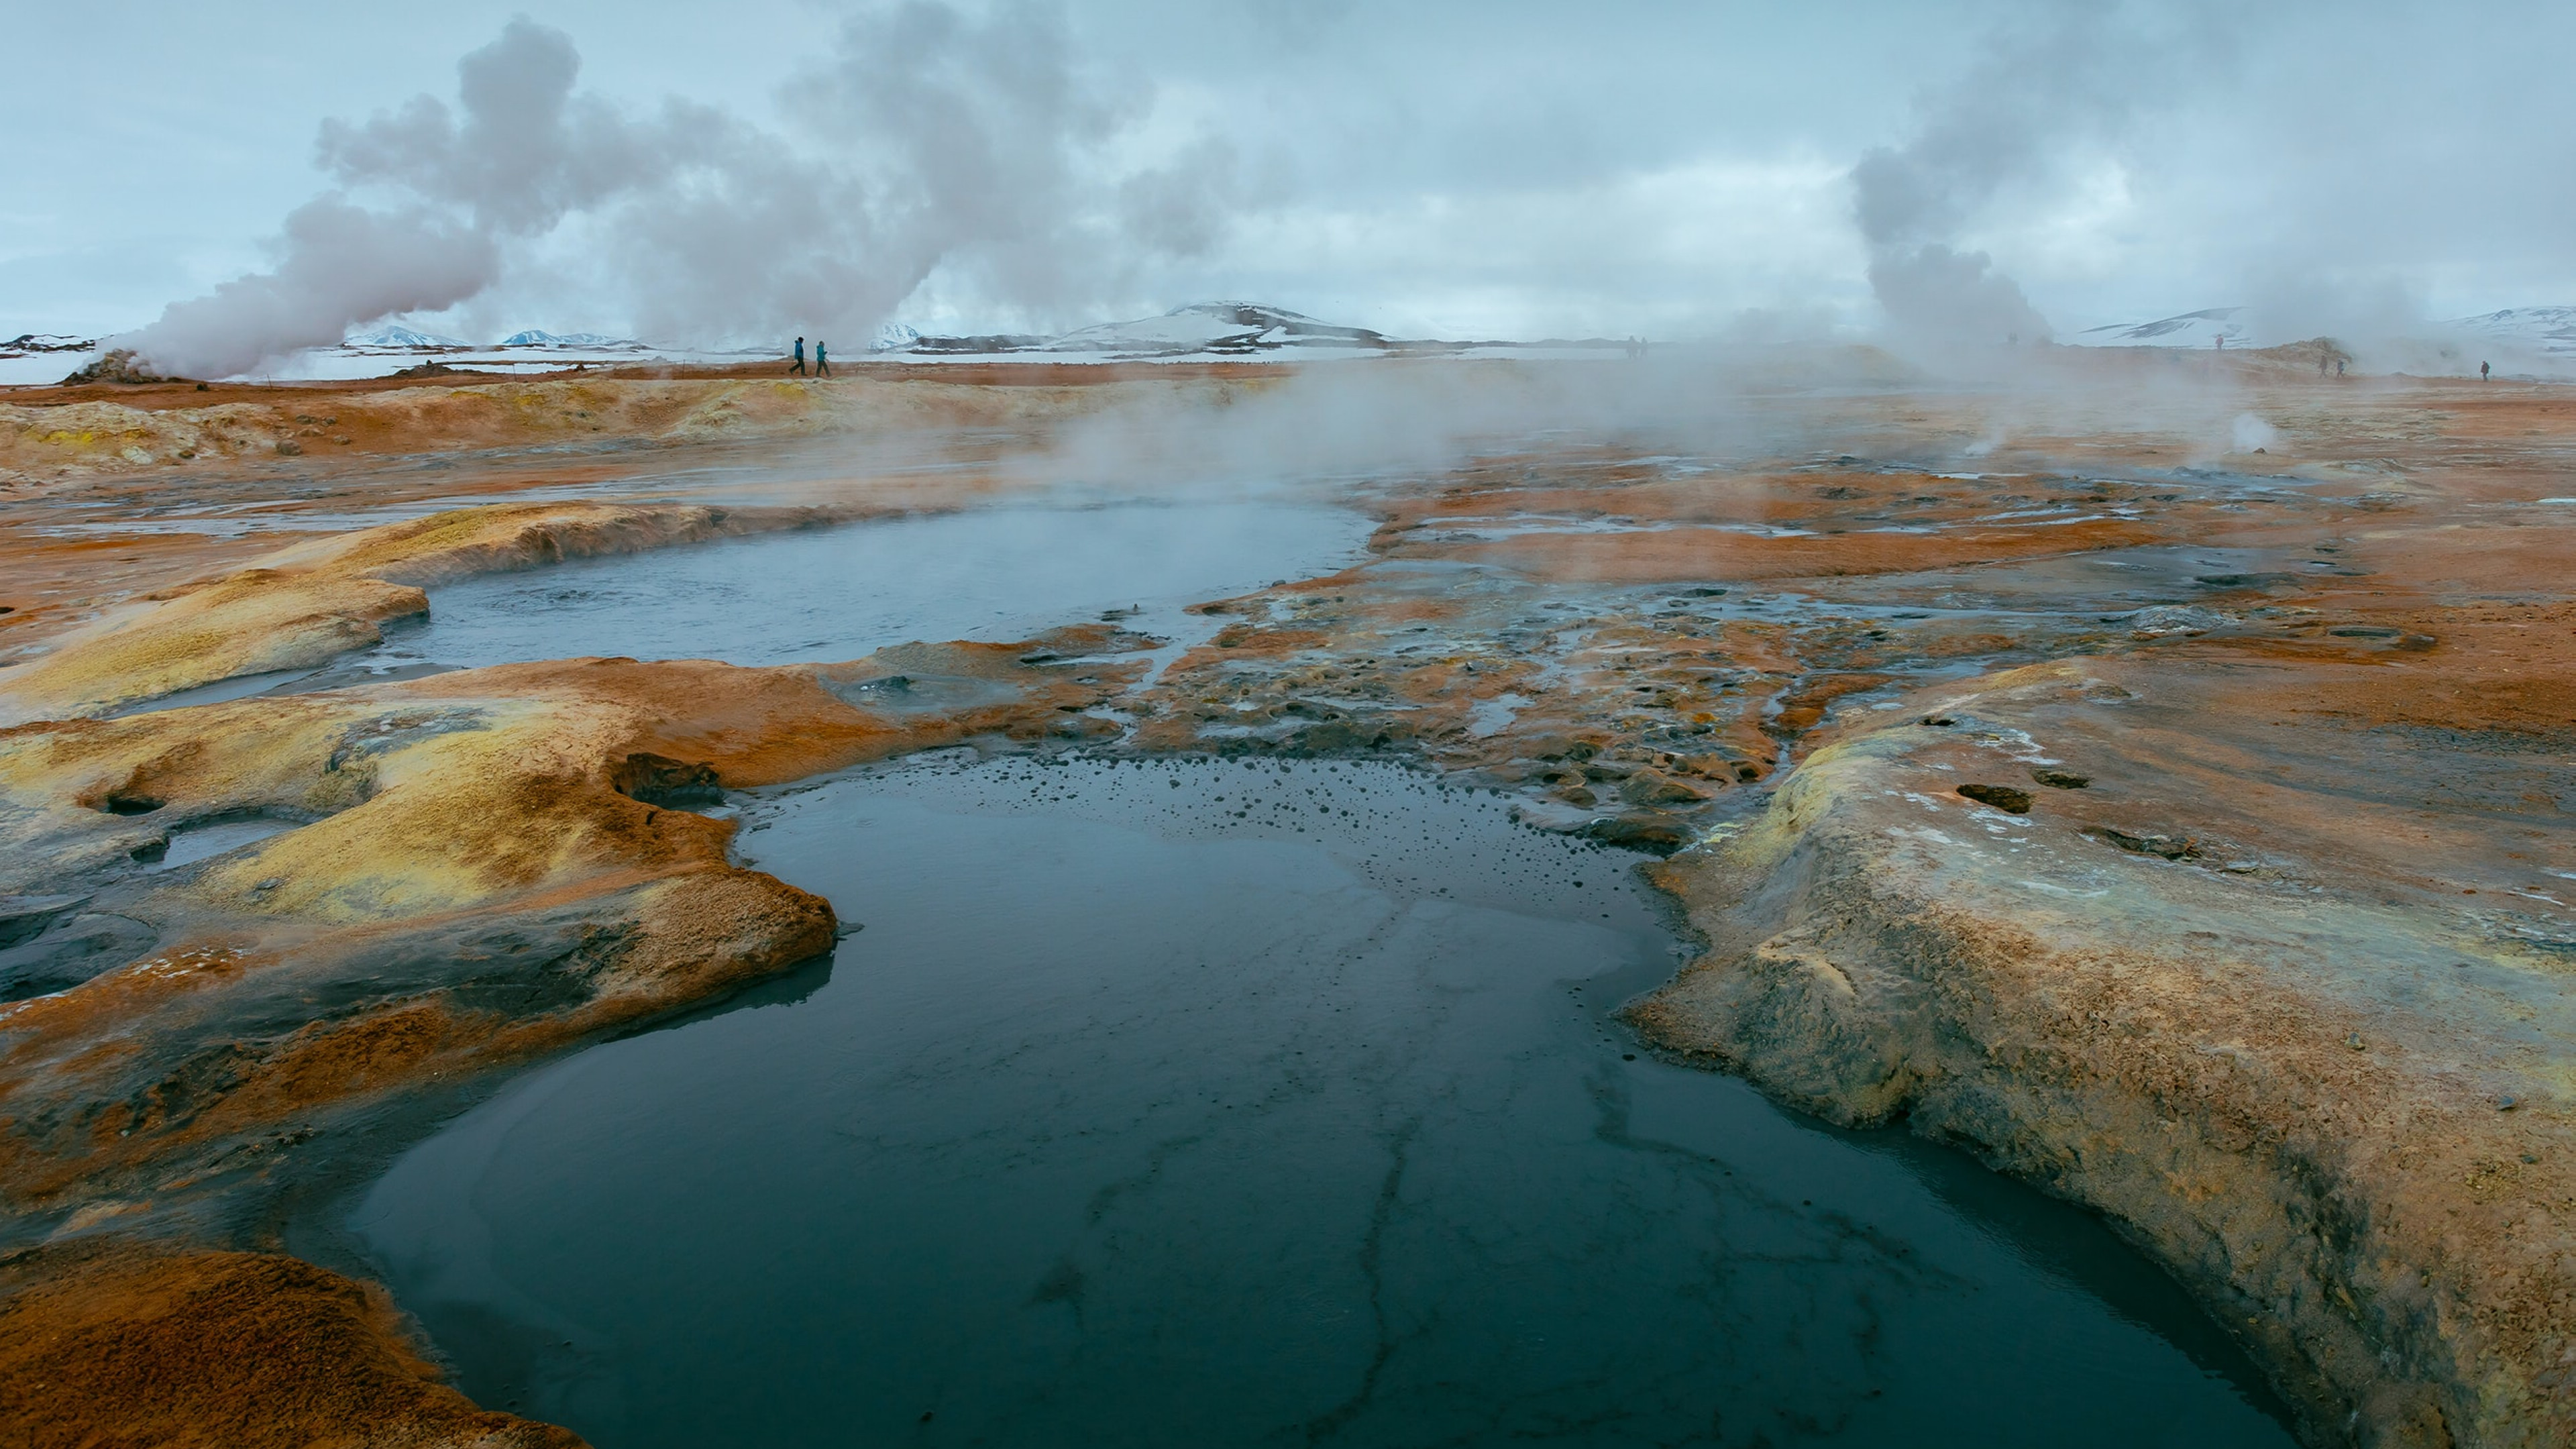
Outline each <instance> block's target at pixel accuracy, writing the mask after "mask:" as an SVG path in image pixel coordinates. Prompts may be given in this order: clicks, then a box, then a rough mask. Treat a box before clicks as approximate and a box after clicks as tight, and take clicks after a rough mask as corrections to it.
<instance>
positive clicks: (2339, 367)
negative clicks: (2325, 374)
mask: <svg viewBox="0 0 2576 1449" xmlns="http://www.w3.org/2000/svg"><path fill="white" fill-rule="evenodd" d="M2335 376H2337V377H2341V376H2343V359H2342V358H2340V357H2338V358H2336V359H2335Z"/></svg>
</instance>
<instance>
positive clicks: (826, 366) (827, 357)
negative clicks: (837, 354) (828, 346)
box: [814, 337, 832, 377]
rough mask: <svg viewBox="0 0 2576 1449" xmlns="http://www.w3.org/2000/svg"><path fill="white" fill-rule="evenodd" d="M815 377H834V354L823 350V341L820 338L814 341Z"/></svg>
mask: <svg viewBox="0 0 2576 1449" xmlns="http://www.w3.org/2000/svg"><path fill="white" fill-rule="evenodd" d="M814 375H815V376H816V377H830V376H831V375H832V354H830V353H829V352H826V351H824V350H823V339H822V338H820V337H817V338H815V339H814Z"/></svg>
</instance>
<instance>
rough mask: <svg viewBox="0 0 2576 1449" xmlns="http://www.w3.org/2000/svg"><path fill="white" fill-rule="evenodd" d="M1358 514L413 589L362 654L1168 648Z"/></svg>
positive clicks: (749, 555) (494, 577)
mask: <svg viewBox="0 0 2576 1449" xmlns="http://www.w3.org/2000/svg"><path fill="white" fill-rule="evenodd" d="M1370 527H1371V525H1370V522H1369V520H1368V519H1367V518H1365V517H1363V516H1362V515H1360V514H1357V513H1353V512H1350V511H1348V510H1346V509H1339V508H1327V507H1316V506H1309V505H1302V504H1295V503H1264V502H1255V501H1244V500H1217V501H1195V502H1127V503H1118V504H1109V505H1101V506H1093V507H1069V506H1062V505H1050V504H1047V503H1044V502H1023V503H1015V504H1007V505H1000V506H994V507H987V508H977V509H971V510H968V511H966V512H962V513H949V514H935V515H927V516H917V517H905V518H891V519H882V520H877V521H873V522H867V523H852V524H843V525H839V526H836V527H831V528H812V529H802V530H798V531H795V532H790V533H771V534H758V535H754V536H751V537H746V538H738V539H727V540H724V541H722V542H717V543H708V544H698V545H693V546H690V547H685V548H668V549H658V550H655V551H653V552H651V553H643V554H624V555H617V556H612V557H607V558H593V559H578V560H574V561H572V562H569V563H563V564H557V565H552V566H549V567H547V568H543V569H538V570H535V571H532V572H527V573H510V574H488V575H484V576H481V577H478V578H469V579H463V580H459V581H457V582H455V583H451V584H443V585H440V586H439V587H437V588H434V589H432V590H430V595H429V600H430V616H429V620H428V622H427V623H426V624H425V625H422V626H419V627H415V628H408V629H403V630H400V631H398V632H396V633H395V634H393V636H392V637H390V638H389V639H388V640H387V641H386V642H385V644H384V645H383V646H381V647H379V648H378V649H377V650H375V651H374V652H373V654H372V655H371V656H370V657H369V658H368V659H367V661H366V663H367V665H368V667H371V668H385V667H390V666H397V665H402V664H408V663H413V662H417V661H428V662H434V663H438V664H447V665H454V666H457V667H460V668H470V667H474V666H479V665H486V664H508V663H515V662H518V661H522V660H534V659H562V658H567V657H571V656H575V655H591V654H600V655H627V656H631V657H633V658H637V659H722V660H725V661H727V662H728V663H733V664H783V663H788V662H791V661H798V660H837V659H854V658H857V657H858V656H860V655H863V654H866V653H868V652H869V651H870V650H873V649H877V648H880V647H882V646H884V645H888V644H902V643H906V642H909V641H912V640H944V639H1002V640H1009V639H1024V638H1027V637H1028V636H1029V635H1031V634H1034V633H1037V632H1039V631H1041V630H1045V629H1051V628H1055V627H1057V626H1059V625H1062V624H1065V623H1068V622H1078V621H1082V620H1086V619H1090V618H1094V617H1096V616H1097V615H1099V614H1101V613H1103V612H1105V611H1108V610H1111V609H1121V610H1123V609H1128V608H1137V609H1140V610H1141V612H1140V613H1138V614H1136V615H1133V616H1131V617H1130V618H1129V620H1128V623H1129V625H1130V627H1133V628H1137V629H1142V630H1145V631H1146V632H1149V633H1154V634H1158V635H1165V636H1174V637H1178V636H1180V635H1182V634H1186V633H1190V632H1193V631H1195V632H1198V633H1205V632H1212V630H1205V629H1199V628H1198V624H1199V621H1197V620H1195V619H1191V618H1189V617H1186V616H1184V615H1183V614H1182V613H1181V610H1182V608H1183V607H1185V606H1186V605H1189V604H1194V603H1198V602H1201V601H1203V600H1207V599H1220V598H1225V597H1227V596H1228V595H1231V594H1238V593H1243V592H1247V591H1249V590H1252V589H1256V588H1259V587H1261V586H1262V585H1264V584H1267V583H1270V582H1271V581H1272V580H1274V579H1288V578H1309V577H1313V576H1315V575H1318V574H1327V573H1331V572H1333V571H1334V570H1335V569H1338V568H1341V567H1344V566H1346V565H1348V564H1351V563H1356V562H1358V561H1359V560H1360V558H1361V557H1362V547H1363V545H1364V544H1365V543H1366V542H1367V540H1368V534H1369V529H1370Z"/></svg>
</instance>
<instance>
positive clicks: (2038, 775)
mask: <svg viewBox="0 0 2576 1449" xmlns="http://www.w3.org/2000/svg"><path fill="white" fill-rule="evenodd" d="M2030 777H2031V778H2032V779H2034V780H2037V781H2038V782H2039V783H2041V784H2043V785H2046V786H2047V787H2048V788H2050V789H2052V790H2081V789H2083V788H2084V787H2085V786H2087V785H2090V784H2092V783H2093V777H2092V776H2090V775H2078V774H2076V773H2074V772H2073V771H2071V770H2042V769H2038V768H2036V767H2034V768H2033V769H2032V770H2031V772H2030Z"/></svg>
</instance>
